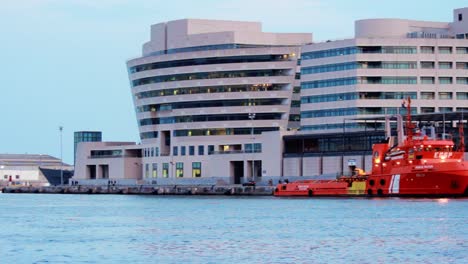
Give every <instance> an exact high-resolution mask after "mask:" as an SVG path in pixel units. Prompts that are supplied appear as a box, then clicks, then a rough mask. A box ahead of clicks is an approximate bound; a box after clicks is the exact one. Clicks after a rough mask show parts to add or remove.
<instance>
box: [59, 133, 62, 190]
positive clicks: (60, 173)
mask: <svg viewBox="0 0 468 264" xmlns="http://www.w3.org/2000/svg"><path fill="white" fill-rule="evenodd" d="M59 131H60V185H63V152H62V132H63V126H59Z"/></svg>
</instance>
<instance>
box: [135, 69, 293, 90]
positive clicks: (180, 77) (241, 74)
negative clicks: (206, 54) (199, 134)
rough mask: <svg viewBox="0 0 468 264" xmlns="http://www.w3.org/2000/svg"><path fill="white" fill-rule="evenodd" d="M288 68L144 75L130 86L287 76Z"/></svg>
mask: <svg viewBox="0 0 468 264" xmlns="http://www.w3.org/2000/svg"><path fill="white" fill-rule="evenodd" d="M288 72H290V70H287V69H282V70H243V71H219V72H197V73H182V74H171V75H161V76H153V77H146V78H141V79H137V80H134V81H132V86H133V87H135V86H139V85H145V84H151V83H161V82H173V81H189V80H201V79H218V78H247V77H271V76H288V75H289V74H288Z"/></svg>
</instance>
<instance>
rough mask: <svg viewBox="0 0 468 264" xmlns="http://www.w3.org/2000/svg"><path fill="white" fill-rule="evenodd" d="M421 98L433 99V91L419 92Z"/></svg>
mask: <svg viewBox="0 0 468 264" xmlns="http://www.w3.org/2000/svg"><path fill="white" fill-rule="evenodd" d="M421 99H423V100H434V99H435V93H434V92H421Z"/></svg>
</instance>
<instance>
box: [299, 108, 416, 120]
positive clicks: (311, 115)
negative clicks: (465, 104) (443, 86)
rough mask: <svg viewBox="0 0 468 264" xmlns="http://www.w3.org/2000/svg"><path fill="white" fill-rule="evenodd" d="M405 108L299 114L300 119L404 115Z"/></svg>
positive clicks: (355, 109) (413, 112) (321, 111)
mask: <svg viewBox="0 0 468 264" xmlns="http://www.w3.org/2000/svg"><path fill="white" fill-rule="evenodd" d="M405 113H406V108H398V107H351V108H335V109H322V110H312V111H304V112H301V119H303V118H317V117H332V116H349V115H384V114H385V115H387V114H388V115H393V114H405ZM411 113H412V114H416V113H417V108H416V107H411Z"/></svg>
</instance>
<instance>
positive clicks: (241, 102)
mask: <svg viewBox="0 0 468 264" xmlns="http://www.w3.org/2000/svg"><path fill="white" fill-rule="evenodd" d="M285 100H286V99H237V100H212V101H194V102H178V103H171V104H151V105H143V106H139V107H137V108H136V111H137V112H139V113H141V112H157V111H170V110H175V109H188V108H209V107H235V106H261V105H282V104H283V102H284V101H285Z"/></svg>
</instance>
